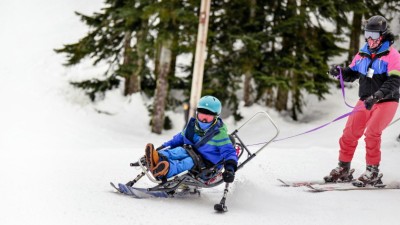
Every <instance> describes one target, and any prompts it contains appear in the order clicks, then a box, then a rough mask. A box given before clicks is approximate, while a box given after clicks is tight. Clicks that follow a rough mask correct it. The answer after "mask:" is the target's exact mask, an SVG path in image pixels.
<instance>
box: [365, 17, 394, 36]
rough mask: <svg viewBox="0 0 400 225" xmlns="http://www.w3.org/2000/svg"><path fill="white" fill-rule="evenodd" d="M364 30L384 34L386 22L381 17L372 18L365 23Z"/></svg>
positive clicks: (386, 27) (386, 26)
mask: <svg viewBox="0 0 400 225" xmlns="http://www.w3.org/2000/svg"><path fill="white" fill-rule="evenodd" d="M364 30H365V31H373V32H379V33H380V34H381V35H382V34H385V33H386V32H387V30H388V23H387V20H386V19H385V18H384V17H383V16H373V17H371V18H369V19H368V20H367V21H366V23H365V25H364Z"/></svg>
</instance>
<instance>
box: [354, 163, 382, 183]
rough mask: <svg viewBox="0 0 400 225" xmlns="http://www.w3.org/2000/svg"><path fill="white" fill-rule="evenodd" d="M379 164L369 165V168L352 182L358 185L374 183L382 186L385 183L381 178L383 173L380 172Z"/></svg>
mask: <svg viewBox="0 0 400 225" xmlns="http://www.w3.org/2000/svg"><path fill="white" fill-rule="evenodd" d="M378 167H379V165H367V169H366V170H365V172H364V173H363V174H361V176H360V177H359V178H358V179H357V180H355V181H354V182H353V183H352V184H353V185H354V186H356V187H365V186H366V185H372V186H375V187H380V186H382V185H383V182H382V180H381V178H382V177H383V174H382V173H379V168H378Z"/></svg>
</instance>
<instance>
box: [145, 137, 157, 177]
mask: <svg viewBox="0 0 400 225" xmlns="http://www.w3.org/2000/svg"><path fill="white" fill-rule="evenodd" d="M145 158H146V166H147V168H149V170H150V171H153V170H154V168H155V167H156V165H157V164H158V162H159V161H160V156H159V155H158V152H157V151H156V150H155V149H154V145H153V144H151V143H149V144H147V145H146V149H145Z"/></svg>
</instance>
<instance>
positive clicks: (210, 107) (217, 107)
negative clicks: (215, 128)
mask: <svg viewBox="0 0 400 225" xmlns="http://www.w3.org/2000/svg"><path fill="white" fill-rule="evenodd" d="M202 110H207V111H209V112H211V113H212V114H213V115H217V116H219V114H221V110H222V105H221V102H220V101H219V100H218V98H216V97H214V96H211V95H206V96H204V97H202V98H200V100H199V103H198V104H197V111H202Z"/></svg>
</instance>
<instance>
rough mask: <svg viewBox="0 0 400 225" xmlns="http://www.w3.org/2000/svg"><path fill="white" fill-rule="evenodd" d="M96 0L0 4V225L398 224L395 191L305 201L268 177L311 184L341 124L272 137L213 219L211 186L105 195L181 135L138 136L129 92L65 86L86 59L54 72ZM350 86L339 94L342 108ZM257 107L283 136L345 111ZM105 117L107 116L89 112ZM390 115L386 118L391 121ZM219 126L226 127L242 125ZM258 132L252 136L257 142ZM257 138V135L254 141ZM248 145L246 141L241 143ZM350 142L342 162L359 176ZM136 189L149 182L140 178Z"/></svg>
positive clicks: (389, 164) (140, 127) (393, 176)
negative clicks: (96, 93) (193, 193)
mask: <svg viewBox="0 0 400 225" xmlns="http://www.w3.org/2000/svg"><path fill="white" fill-rule="evenodd" d="M101 6H102V1H101V0H92V1H79V0H68V1H67V0H59V1H51V0H35V1H24V2H23V3H22V2H21V1H13V0H3V1H1V2H0V8H1V9H2V13H1V14H0V21H1V22H0V25H1V26H0V31H1V35H0V49H1V50H2V51H1V53H0V62H1V63H0V74H1V75H0V84H1V87H0V104H1V111H0V153H1V156H0V178H1V183H0V196H1V197H0V224H5V225H14V224H15V225H17V224H43V225H44V224H60V225H64V224H65V225H67V224H68V225H71V224H76V225H87V224H91V225H108V224H118V225H124V224H160V223H164V224H188V223H190V224H229V225H232V224H274V225H280V224H282V225H283V224H327V225H328V224H332V225H333V224H338V223H340V224H342V225H346V224H398V223H399V222H400V221H399V218H398V217H397V216H396V213H397V212H398V209H399V208H400V191H396V190H394V191H360V192H331V193H319V194H311V193H308V192H305V191H304V189H303V188H283V187H280V186H279V183H278V182H277V181H276V179H277V178H282V179H285V180H317V179H321V178H322V177H323V176H324V175H326V174H327V173H328V172H329V171H330V170H331V169H332V168H333V167H335V166H336V163H337V156H338V146H337V141H338V138H339V136H340V134H341V130H342V129H343V127H344V122H345V120H340V121H338V122H335V123H332V124H331V125H329V126H327V127H325V128H323V129H320V130H318V131H315V132H312V133H309V134H306V135H302V136H298V137H295V138H291V139H287V140H283V141H277V142H274V143H272V144H271V145H269V146H268V147H267V148H266V149H265V150H264V151H263V152H261V154H259V155H258V156H257V157H256V158H254V160H253V161H252V162H251V163H249V164H247V165H246V166H245V167H244V168H243V170H241V171H240V172H238V173H237V179H236V181H235V183H234V184H233V185H231V186H232V187H231V189H230V192H229V195H228V200H227V205H228V208H229V212H228V213H227V214H224V215H221V214H216V213H214V210H213V205H214V204H215V203H217V202H219V200H220V198H221V197H222V189H223V187H217V188H213V189H207V190H203V191H202V196H201V197H200V198H189V199H146V200H137V199H132V198H128V197H125V196H121V195H117V194H115V193H113V190H112V189H111V187H110V186H109V182H110V181H114V182H127V181H128V180H130V179H132V178H133V177H134V176H135V175H136V174H137V173H138V172H139V171H137V170H136V169H132V168H130V167H129V163H130V162H133V161H135V160H136V159H137V158H139V157H140V156H141V155H142V154H143V147H144V146H145V144H146V143H148V142H153V143H154V144H155V145H159V144H161V143H162V142H163V141H165V140H167V139H169V138H170V137H172V135H174V134H175V133H177V132H179V130H180V129H181V128H182V127H183V125H184V124H183V115H182V114H179V113H177V114H173V113H170V116H171V117H172V118H173V119H174V120H175V121H176V124H175V128H174V129H173V130H171V131H168V132H165V133H163V134H162V135H155V134H152V133H150V131H149V128H148V121H149V118H148V112H147V110H146V108H145V106H144V105H143V102H146V101H147V100H146V99H143V98H142V97H141V96H140V95H133V96H131V97H129V98H124V97H121V95H120V90H115V91H113V92H110V93H109V94H108V95H107V96H106V99H105V101H103V102H100V103H97V104H95V105H92V104H90V103H89V101H88V100H87V98H86V97H85V96H84V95H83V94H82V93H80V92H78V91H76V90H74V89H72V88H71V87H70V86H68V85H67V80H68V79H70V78H71V77H78V76H79V75H87V76H93V75H95V74H96V72H97V71H99V68H92V67H91V66H90V63H85V64H83V65H80V66H77V67H73V68H64V67H63V66H62V65H61V64H62V63H63V60H64V58H63V57H62V56H60V55H56V54H55V53H54V52H53V49H54V48H58V47H61V46H62V44H66V43H71V42H73V41H76V40H77V39H78V38H80V37H81V36H82V35H83V34H85V32H87V29H86V27H85V26H83V25H82V24H81V23H80V22H79V18H78V17H76V16H75V15H74V13H73V11H79V12H84V13H87V14H91V13H92V12H93V11H98V10H99V8H100V7H101ZM356 89H357V88H353V89H348V90H347V93H346V94H347V96H348V98H347V101H348V102H349V103H350V104H354V103H355V101H356V100H357V97H356V96H357V94H356V92H357V90H356ZM259 110H267V111H268V112H269V113H270V115H271V117H272V118H273V119H274V120H275V122H276V123H277V124H278V126H279V127H280V129H281V134H280V136H279V138H285V137H289V136H291V135H295V134H298V133H302V132H304V131H307V130H310V129H313V128H315V127H318V126H320V125H322V124H325V123H328V122H330V121H332V120H333V119H334V118H336V117H338V116H340V115H342V114H344V113H346V112H348V111H349V110H350V109H349V108H347V107H346V106H345V105H344V103H343V100H342V97H341V93H340V91H338V90H332V95H330V96H327V100H326V101H324V102H318V101H316V100H315V99H314V98H312V97H311V98H310V99H309V102H308V106H307V110H306V113H305V114H304V115H303V118H302V119H301V121H300V122H296V123H294V122H293V121H291V120H290V119H289V118H285V117H281V116H280V115H279V114H277V113H275V112H274V111H272V110H269V109H266V108H263V107H261V106H254V107H252V108H243V109H242V111H243V115H244V116H245V118H246V119H248V118H250V117H251V116H252V115H253V113H254V112H256V111H259ZM97 111H105V112H108V113H110V114H112V115H107V114H100V113H97ZM399 116H400V112H398V113H397V115H396V117H395V118H398V117H399ZM226 122H227V124H228V127H230V129H231V131H232V130H233V129H234V128H236V127H239V126H240V125H241V124H242V123H243V122H244V121H241V122H239V123H237V124H235V123H234V122H233V120H232V118H227V119H226ZM399 124H400V123H397V124H395V125H393V126H391V127H389V128H388V129H387V130H386V131H385V133H384V134H383V143H382V152H383V153H382V155H383V160H382V163H381V170H382V172H383V173H384V181H385V182H392V181H400V174H399V172H398V171H399V170H400V164H399V163H398V162H399V160H400V143H398V142H396V141H395V138H396V136H397V135H398V134H399V132H400V131H399V126H400V125H399ZM272 131H273V130H272V128H270V127H262V126H254V127H252V129H248V130H247V131H244V136H245V137H246V138H244V140H251V142H250V141H249V142H247V143H248V144H252V143H257V141H259V140H260V139H257V138H258V137H260V138H261V137H265V136H269V135H271V134H272ZM258 135H260V136H258ZM262 135H265V136H262ZM253 141H254V142H253ZM363 148H364V144H363V141H362V140H360V144H359V148H358V151H357V152H356V155H355V158H354V161H353V166H354V168H355V169H356V172H355V173H356V175H359V174H361V173H362V172H363V170H364V166H365V165H364V154H365V151H364V149H363ZM140 185H143V186H146V185H150V182H149V181H147V180H143V181H142V182H141V183H140Z"/></svg>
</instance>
